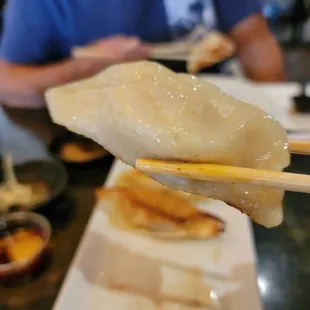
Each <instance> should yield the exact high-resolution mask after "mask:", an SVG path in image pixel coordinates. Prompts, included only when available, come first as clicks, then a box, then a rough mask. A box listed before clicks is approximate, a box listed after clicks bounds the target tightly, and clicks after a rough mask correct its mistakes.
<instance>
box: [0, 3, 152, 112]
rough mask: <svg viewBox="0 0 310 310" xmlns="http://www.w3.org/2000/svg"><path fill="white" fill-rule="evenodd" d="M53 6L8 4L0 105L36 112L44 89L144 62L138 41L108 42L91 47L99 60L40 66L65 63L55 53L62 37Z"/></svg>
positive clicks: (1, 55) (1, 57) (1, 46)
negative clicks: (121, 65)
mask: <svg viewBox="0 0 310 310" xmlns="http://www.w3.org/2000/svg"><path fill="white" fill-rule="evenodd" d="M60 2H61V1H60ZM55 4H56V1H55V0H8V1H7V3H6V6H5V12H4V27H3V29H4V32H3V35H2V37H1V41H0V104H1V103H2V104H5V105H8V106H14V107H39V106H42V105H44V99H43V92H44V91H45V90H46V89H47V88H50V87H53V86H57V85H60V84H63V83H67V82H71V81H75V80H79V79H81V78H86V77H89V76H91V75H93V74H94V73H96V72H98V71H99V70H101V69H102V68H104V67H105V66H107V65H111V64H113V63H117V62H122V61H128V60H136V59H141V58H145V57H147V55H148V49H147V48H146V47H145V46H144V45H143V44H142V43H141V42H140V41H139V40H138V39H137V38H132V37H131V38H130V37H112V38H106V39H102V40H99V41H97V42H95V43H93V44H91V45H90V47H91V48H92V49H95V50H97V48H98V49H99V51H100V52H99V54H101V51H102V56H103V57H100V58H98V57H97V58H88V59H70V60H66V61H62V62H59V63H55V64H52V65H43V64H45V63H47V62H48V61H50V58H51V55H53V56H55V55H59V56H60V57H64V56H67V58H69V55H63V54H62V53H61V52H60V48H59V39H60V37H62V36H63V34H61V33H59V31H60V25H58V24H57V19H55V17H54V15H53V12H54V13H55V14H56V16H57V13H59V12H57V8H58V6H57V5H55ZM59 5H60V3H59ZM55 10H56V12H55ZM57 58H58V57H57Z"/></svg>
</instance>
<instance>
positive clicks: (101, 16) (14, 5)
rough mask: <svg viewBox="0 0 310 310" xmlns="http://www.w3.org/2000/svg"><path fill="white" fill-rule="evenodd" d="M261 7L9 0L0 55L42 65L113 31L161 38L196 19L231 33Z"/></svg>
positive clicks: (142, 0) (230, 2) (219, 0)
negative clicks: (239, 23)
mask: <svg viewBox="0 0 310 310" xmlns="http://www.w3.org/2000/svg"><path fill="white" fill-rule="evenodd" d="M260 9H261V6H260V0H8V2H7V4H6V7H5V12H4V13H5V14H4V25H3V35H2V38H1V42H0V57H1V58H3V59H5V60H7V61H9V62H13V63H20V64H42V63H49V62H53V61H56V60H59V59H63V58H66V57H68V56H70V51H71V49H72V47H74V46H82V45H86V44H89V43H90V42H92V41H94V40H97V39H100V38H103V37H107V36H111V35H115V34H125V35H136V36H138V37H140V38H141V39H142V40H144V41H147V42H164V41H169V40H172V39H175V38H177V37H180V36H182V35H184V34H185V33H186V32H188V31H190V30H191V29H192V28H193V27H194V26H195V25H196V24H200V23H202V24H204V25H205V26H206V28H208V27H209V28H214V27H216V28H217V29H219V30H222V31H230V30H231V29H232V28H233V27H234V26H235V25H236V24H237V23H238V22H239V21H241V20H243V19H245V18H246V17H248V16H249V15H251V14H254V13H258V12H260Z"/></svg>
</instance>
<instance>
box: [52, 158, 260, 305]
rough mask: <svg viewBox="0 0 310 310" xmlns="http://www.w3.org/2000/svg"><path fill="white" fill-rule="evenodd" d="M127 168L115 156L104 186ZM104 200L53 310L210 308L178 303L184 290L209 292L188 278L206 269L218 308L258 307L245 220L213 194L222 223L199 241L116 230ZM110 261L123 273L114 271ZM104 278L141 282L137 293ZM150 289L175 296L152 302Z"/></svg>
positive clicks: (210, 205)
mask: <svg viewBox="0 0 310 310" xmlns="http://www.w3.org/2000/svg"><path fill="white" fill-rule="evenodd" d="M126 169H131V168H129V167H128V166H126V165H125V164H123V163H121V162H120V161H116V162H115V163H114V166H113V168H112V171H111V173H110V175H109V178H108V180H107V183H106V186H109V187H111V186H113V184H114V183H115V180H116V178H117V177H118V176H119V174H120V173H122V172H123V171H125V170H126ZM104 205H105V202H99V203H98V205H97V206H96V207H95V209H94V212H93V214H92V217H91V219H90V221H89V224H88V226H87V229H86V231H85V234H84V237H83V239H82V242H81V244H80V246H79V249H78V251H77V254H76V256H75V258H74V260H73V263H72V265H71V268H70V270H69V272H68V274H67V277H66V279H65V281H64V284H63V287H62V290H61V292H60V294H59V296H58V299H57V302H56V304H55V306H54V309H55V310H68V309H74V310H86V309H91V310H140V309H141V310H153V309H161V310H164V309H165V310H177V309H178V310H182V309H183V310H185V309H186V310H192V309H209V308H208V307H203V308H197V307H193V306H190V305H185V304H184V303H182V302H180V300H182V298H184V296H186V295H187V296H192V295H193V294H194V295H196V294H197V296H198V295H199V298H200V299H201V298H206V293H205V291H204V288H205V286H203V287H201V285H200V284H197V283H196V282H197V281H196V280H197V279H196V280H195V281H194V280H193V279H192V278H191V277H193V274H192V275H191V272H192V271H194V272H195V273H196V272H197V274H199V275H201V274H203V277H201V279H203V283H204V285H208V286H211V287H212V289H213V290H214V291H215V292H216V293H217V294H218V296H219V297H220V302H221V306H220V307H218V308H217V309H223V310H249V309H251V310H261V309H262V308H261V303H260V298H259V293H258V288H257V281H256V269H255V253H254V247H253V239H252V232H251V226H250V222H249V220H248V218H247V217H246V216H244V215H242V214H241V213H240V212H238V211H237V210H234V209H233V208H231V207H229V206H227V205H226V204H225V203H223V202H220V201H215V200H212V199H210V200H208V201H206V203H205V204H204V205H203V208H205V209H206V210H208V211H209V212H211V213H213V214H215V215H217V216H219V217H221V218H222V219H223V220H224V221H225V222H226V224H227V225H226V231H225V232H224V233H223V234H222V235H221V236H220V237H218V238H214V239H210V240H204V241H164V240H158V239H152V238H149V237H146V236H142V235H137V234H133V233H130V232H125V231H120V230H117V229H115V228H114V227H112V226H111V225H110V224H109V221H108V218H107V216H106V213H105V212H104V209H105V206H104ZM119 249H121V250H119ZM115 254H118V255H115ZM141 257H143V259H142V260H141ZM154 262H156V263H155V264H154ZM111 266H113V267H111ZM115 266H117V268H116V269H117V270H118V272H119V274H121V275H123V276H124V275H125V278H122V279H119V278H117V276H115V275H113V274H112V273H113V272H114V271H113V270H115ZM112 269H113V270H112ZM189 270H191V271H189ZM113 277H116V279H115V278H113ZM107 278H108V279H110V280H111V279H112V280H113V279H114V284H115V285H116V286H117V285H118V286H117V287H118V288H119V287H120V286H121V287H124V286H126V284H128V282H132V281H134V282H135V283H137V282H138V283H139V284H138V286H139V287H137V289H136V290H135V291H134V293H133V292H128V291H123V290H116V289H111V286H109V288H107V286H106V281H107V280H106V279H107ZM185 278H186V281H187V282H186V281H185V282H184V279H185ZM190 281H192V282H190ZM157 282H158V283H157ZM141 283H142V286H141ZM157 284H159V285H160V289H159V286H158V287H157ZM188 284H189V285H188ZM154 287H155V288H154ZM156 287H157V288H156ZM138 288H139V289H138ZM141 288H143V289H141ZM155 290H156V291H157V290H159V291H160V292H164V293H165V294H167V293H168V295H169V294H170V295H169V296H170V297H171V296H173V297H174V298H175V299H174V302H169V301H166V302H161V303H158V302H156V300H155V301H154V299H153V296H154V291H155ZM157 293H158V292H157ZM194 297H195V296H194ZM161 300H162V299H161ZM175 300H177V301H178V302H175Z"/></svg>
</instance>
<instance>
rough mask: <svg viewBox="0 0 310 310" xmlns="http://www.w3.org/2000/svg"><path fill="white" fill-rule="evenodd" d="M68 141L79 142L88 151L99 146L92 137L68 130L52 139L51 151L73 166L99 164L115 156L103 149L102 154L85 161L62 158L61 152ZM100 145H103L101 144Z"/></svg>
mask: <svg viewBox="0 0 310 310" xmlns="http://www.w3.org/2000/svg"><path fill="white" fill-rule="evenodd" d="M67 143H75V144H78V145H80V146H81V147H82V148H84V149H85V150H86V151H87V150H88V149H92V148H93V147H98V144H97V143H96V142H94V141H92V140H90V139H87V138H85V137H83V136H80V135H77V134H74V133H71V132H66V133H64V134H62V135H61V136H58V137H56V138H54V139H53V140H52V142H51V144H50V146H49V151H50V152H51V153H52V154H53V155H55V156H56V157H57V158H58V159H59V160H60V161H62V162H63V163H65V164H66V165H68V166H72V167H77V166H85V167H89V166H95V165H98V164H102V163H103V162H105V161H106V160H108V159H111V158H112V157H113V156H112V155H111V154H110V153H109V152H108V151H106V150H105V149H103V153H102V155H98V156H95V157H93V158H91V159H89V160H85V161H76V160H66V159H64V158H62V156H61V155H60V153H61V150H62V148H63V147H64V145H66V144H67ZM99 147H101V146H99Z"/></svg>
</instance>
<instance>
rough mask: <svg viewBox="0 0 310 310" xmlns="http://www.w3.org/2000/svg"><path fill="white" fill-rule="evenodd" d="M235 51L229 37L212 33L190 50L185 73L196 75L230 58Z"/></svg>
mask: <svg viewBox="0 0 310 310" xmlns="http://www.w3.org/2000/svg"><path fill="white" fill-rule="evenodd" d="M235 50H236V46H235V44H234V43H233V41H232V40H230V39H229V37H227V36H226V35H224V34H221V33H219V32H212V33H210V34H208V35H207V36H206V37H205V38H204V39H203V40H202V41H201V42H199V43H198V44H196V45H194V46H193V47H192V48H191V50H190V54H189V57H188V60H187V71H188V72H190V73H197V72H198V71H200V70H202V69H204V68H207V67H210V66H213V65H215V64H217V63H219V62H221V61H223V60H225V59H227V58H229V57H231V56H232V55H233V54H234V52H235Z"/></svg>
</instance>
